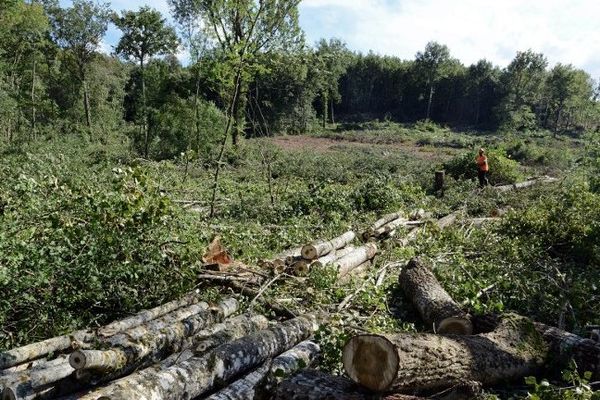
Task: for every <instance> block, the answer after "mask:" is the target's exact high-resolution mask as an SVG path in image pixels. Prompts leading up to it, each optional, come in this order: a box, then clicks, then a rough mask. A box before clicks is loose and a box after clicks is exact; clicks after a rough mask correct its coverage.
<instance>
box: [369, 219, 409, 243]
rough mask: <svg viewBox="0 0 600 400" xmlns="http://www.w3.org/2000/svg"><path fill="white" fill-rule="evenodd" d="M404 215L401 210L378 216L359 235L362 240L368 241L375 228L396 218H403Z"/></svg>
mask: <svg viewBox="0 0 600 400" xmlns="http://www.w3.org/2000/svg"><path fill="white" fill-rule="evenodd" d="M404 216H405V215H404V213H403V212H395V213H392V214H387V215H384V216H383V217H381V218H379V219H378V220H377V221H375V223H374V224H373V225H371V226H370V227H369V228H368V229H367V230H366V231H365V232H363V234H362V235H361V236H362V238H363V241H365V242H368V241H369V239H370V238H371V236H373V232H375V231H376V230H377V229H379V228H381V227H382V226H384V225H385V224H387V223H388V222H391V221H393V220H396V219H398V218H403V217H404Z"/></svg>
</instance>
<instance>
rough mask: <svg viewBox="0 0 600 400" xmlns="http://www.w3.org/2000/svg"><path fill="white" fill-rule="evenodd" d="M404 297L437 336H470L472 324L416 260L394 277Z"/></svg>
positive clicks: (435, 279) (428, 271) (425, 268)
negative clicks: (396, 277)
mask: <svg viewBox="0 0 600 400" xmlns="http://www.w3.org/2000/svg"><path fill="white" fill-rule="evenodd" d="M398 283H399V284H400V287H401V288H402V290H403V291H404V293H405V294H406V297H408V298H409V299H410V301H411V302H412V303H413V305H414V306H415V308H416V309H417V311H419V314H420V315H421V318H423V321H424V322H425V325H427V326H431V327H433V329H434V331H435V332H437V333H440V334H457V335H470V334H471V333H473V325H472V323H471V318H470V316H469V315H467V314H466V313H464V312H463V311H462V309H461V307H460V306H459V305H458V304H456V303H455V302H454V300H453V299H452V297H450V295H449V294H448V292H446V290H444V288H443V287H442V285H440V283H439V282H438V280H437V278H436V277H435V275H434V274H433V272H431V270H430V269H429V268H427V267H426V266H425V265H423V263H422V262H421V261H420V260H418V259H413V260H411V261H410V262H409V263H408V264H407V265H406V267H405V268H402V271H401V272H400V276H399V278H398Z"/></svg>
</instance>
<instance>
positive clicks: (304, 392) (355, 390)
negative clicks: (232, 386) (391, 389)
mask: <svg viewBox="0 0 600 400" xmlns="http://www.w3.org/2000/svg"><path fill="white" fill-rule="evenodd" d="M272 399H273V400H321V399H327V400H379V399H381V400H419V399H422V398H421V397H415V396H408V395H403V394H395V395H394V394H392V395H387V396H385V395H384V396H381V395H378V394H375V393H373V392H370V391H368V390H366V389H365V388H364V387H362V386H360V385H357V384H356V383H354V382H353V381H351V380H350V379H348V378H346V377H343V376H333V375H329V374H326V373H324V372H320V371H315V370H304V371H301V372H299V373H297V374H295V375H294V376H292V377H290V378H288V379H286V380H284V381H283V382H282V383H281V384H280V385H279V386H277V388H276V389H275V392H274V394H273V397H272Z"/></svg>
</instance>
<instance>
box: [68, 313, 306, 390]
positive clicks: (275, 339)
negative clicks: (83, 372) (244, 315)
mask: <svg viewBox="0 0 600 400" xmlns="http://www.w3.org/2000/svg"><path fill="white" fill-rule="evenodd" d="M315 329H316V324H315V319H314V317H312V316H303V317H298V318H295V319H292V320H289V321H286V322H284V323H282V324H279V325H276V326H274V327H272V328H270V329H266V330H262V331H259V332H256V333H254V334H251V335H248V336H245V337H243V338H241V339H238V340H236V341H234V342H231V343H227V344H224V345H222V346H219V347H218V348H216V349H214V350H212V351H210V352H209V353H207V354H206V355H204V356H201V357H192V358H190V359H189V360H186V361H184V362H181V363H179V362H178V363H176V364H175V365H173V366H171V367H169V368H167V369H157V368H147V369H145V370H142V371H139V372H136V373H134V374H132V375H129V376H127V377H125V378H122V379H120V380H118V381H115V382H113V383H111V384H110V385H109V386H106V387H104V388H101V389H98V390H94V391H92V392H90V393H88V394H87V395H85V396H82V397H80V400H97V399H98V398H100V397H103V398H104V400H117V399H123V400H124V399H136V400H150V399H163V400H169V399H173V400H175V399H181V398H195V397H197V396H200V395H202V394H204V393H206V392H208V391H209V390H211V389H213V388H215V386H216V385H220V384H223V383H226V382H230V381H231V380H232V379H234V378H235V377H236V376H239V375H240V374H243V373H245V372H248V371H250V370H252V369H253V368H256V367H257V366H259V365H261V364H263V363H264V362H265V361H267V360H268V359H269V358H272V357H274V356H276V355H278V354H281V353H283V352H284V351H286V350H288V349H290V348H292V347H294V346H295V345H296V344H298V343H300V342H301V341H303V340H305V339H307V338H308V337H310V336H311V335H312V333H313V331H314V330H315Z"/></svg>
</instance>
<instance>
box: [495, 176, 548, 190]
mask: <svg viewBox="0 0 600 400" xmlns="http://www.w3.org/2000/svg"><path fill="white" fill-rule="evenodd" d="M557 181H558V179H556V178H552V177H549V176H544V177H541V178H535V179H530V180H527V181H525V182H517V183H513V184H512V185H502V186H495V187H494V189H495V190H497V191H499V192H510V191H512V190H520V189H526V188H529V187H532V186H534V185H537V184H539V183H553V182H557Z"/></svg>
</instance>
